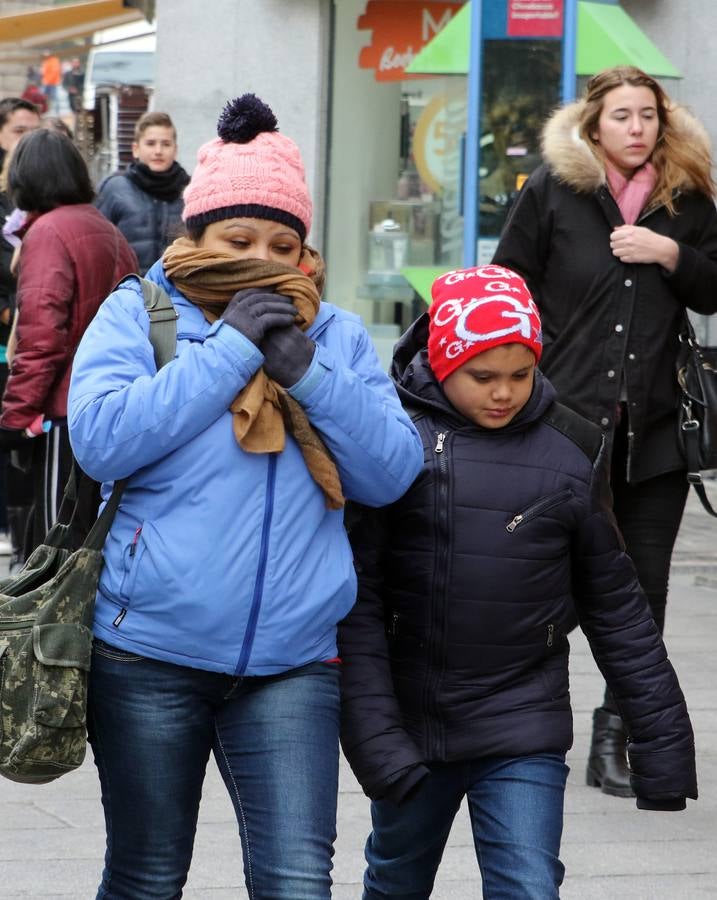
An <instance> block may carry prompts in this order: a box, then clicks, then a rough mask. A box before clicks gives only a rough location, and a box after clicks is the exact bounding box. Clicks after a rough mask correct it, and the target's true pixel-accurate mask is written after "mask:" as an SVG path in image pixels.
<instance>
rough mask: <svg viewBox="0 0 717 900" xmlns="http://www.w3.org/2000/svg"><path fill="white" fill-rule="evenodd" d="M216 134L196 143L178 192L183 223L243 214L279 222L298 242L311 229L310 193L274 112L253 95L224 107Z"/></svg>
mask: <svg viewBox="0 0 717 900" xmlns="http://www.w3.org/2000/svg"><path fill="white" fill-rule="evenodd" d="M217 134H218V135H219V137H217V138H214V140H212V141H209V142H208V143H206V144H204V145H203V146H202V147H200V148H199V153H198V154H197V167H196V168H195V170H194V172H193V173H192V178H191V181H190V182H189V184H188V185H187V187H186V188H185V191H184V212H183V213H182V218H183V219H184V222H185V224H186V225H187V227H188V228H201V227H204V226H205V225H209V224H210V223H211V222H219V221H221V220H222V219H233V218H235V217H236V218H238V217H248V218H254V219H270V220H271V221H273V222H281V223H282V224H284V225H288V226H289V227H290V228H293V229H294V230H295V231H296V232H298V234H299V237H300V238H301V241H302V242H303V241H304V240H305V239H306V235H307V234H308V232H309V231H310V230H311V197H310V196H309V190H308V188H307V186H306V179H305V176H304V165H303V163H302V161H301V154H300V153H299V148H298V147H297V146H296V144H295V143H294V142H293V141H292V140H291V139H290V138H288V137H285V136H284V135H282V134H279V133H278V131H277V122H276V117H275V116H274V113H273V112H272V111H271V110H270V109H269V107H268V106H266V104H264V103H262V101H261V100H259V98H258V97H256V96H255V95H254V94H244V95H243V96H242V97H238V98H237V99H236V100H232V101H230V102H229V103H227V105H226V106H225V107H224V110H223V111H222V114H221V116H220V117H219V121H218V123H217Z"/></svg>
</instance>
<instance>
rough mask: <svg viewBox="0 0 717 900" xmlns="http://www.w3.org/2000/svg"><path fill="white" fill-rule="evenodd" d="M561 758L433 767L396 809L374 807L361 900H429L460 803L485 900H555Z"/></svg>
mask: <svg viewBox="0 0 717 900" xmlns="http://www.w3.org/2000/svg"><path fill="white" fill-rule="evenodd" d="M567 775H568V767H567V766H566V765H565V756H564V754H557V753H556V754H552V753H545V754H538V755H536V756H526V757H518V758H505V757H491V758H485V759H480V760H477V761H474V762H460V763H441V764H437V765H434V764H431V775H430V776H428V777H427V778H426V779H424V781H423V782H421V784H420V785H419V786H418V788H417V789H416V791H415V792H414V793H413V794H412V795H411V796H410V797H409V798H408V800H406V801H405V802H404V803H402V804H401V805H400V806H397V805H396V804H395V803H392V802H391V801H388V800H382V801H378V802H374V803H372V805H371V816H372V820H373V832H372V833H371V835H370V836H369V838H368V841H367V842H366V861H367V863H368V868H367V869H366V873H365V875H364V888H365V890H364V894H363V896H364V900H379V898H385V897H393V898H400V900H426V898H428V897H430V894H431V890H432V888H433V882H434V880H435V877H436V871H437V869H438V865H439V863H440V861H441V856H442V855H443V850H444V847H445V845H446V841H447V839H448V834H449V832H450V830H451V825H452V824H453V820H454V818H455V815H456V813H457V812H458V809H459V807H460V804H461V801H462V799H463V797H464V796H465V797H466V798H467V800H468V809H469V813H470V819H471V825H472V828H473V840H474V842H475V848H476V856H477V858H478V865H479V866H480V871H481V878H482V881H483V897H484V898H485V900H552V898H556V897H558V892H559V887H560V884H561V883H562V880H563V875H564V872H565V869H564V867H563V865H562V863H561V862H560V860H559V858H558V855H559V852H560V837H561V834H562V829H563V798H564V795H565V782H566V779H567Z"/></svg>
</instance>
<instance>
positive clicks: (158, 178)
mask: <svg viewBox="0 0 717 900" xmlns="http://www.w3.org/2000/svg"><path fill="white" fill-rule="evenodd" d="M125 175H126V176H127V178H129V180H130V181H132V182H134V184H136V185H137V187H138V188H139V189H140V190H141V191H144V192H145V193H146V194H149V195H150V196H151V197H156V198H157V200H162V201H164V202H165V203H171V202H172V201H173V200H177V199H178V198H179V197H181V196H182V191H183V190H184V188H185V187H186V186H187V185H188V184H189V175H187V173H186V172H185V171H184V169H183V168H182V167H181V166H180V165H179V163H178V162H173V163H172V165H171V166H170V167H169V168H168V169H167V171H166V172H153V171H152V170H151V169H150V168H149V166H145V164H144V163H141V162H131V163H130V164H129V165H128V166H127V170H126V171H125Z"/></svg>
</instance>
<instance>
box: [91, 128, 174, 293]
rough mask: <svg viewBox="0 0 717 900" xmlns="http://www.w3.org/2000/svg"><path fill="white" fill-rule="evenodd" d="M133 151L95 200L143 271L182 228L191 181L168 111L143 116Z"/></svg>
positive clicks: (136, 132)
mask: <svg viewBox="0 0 717 900" xmlns="http://www.w3.org/2000/svg"><path fill="white" fill-rule="evenodd" d="M132 156H133V157H134V159H133V161H132V162H131V163H130V164H129V165H128V166H127V169H126V170H125V171H124V172H118V173H116V174H114V175H110V176H109V177H108V178H106V179H105V180H104V181H103V182H102V184H101V185H100V187H99V190H98V192H97V201H96V205H97V208H98V209H99V210H100V212H101V213H102V214H103V215H105V216H106V217H107V218H108V219H109V220H110V222H113V223H114V224H115V225H116V226H117V227H118V228H119V230H120V231H121V232H122V234H123V235H124V236H125V237H126V238H127V240H128V241H129V243H130V246H131V247H132V248H133V250H134V251H135V253H136V254H137V259H138V260H139V267H140V274H142V275H144V273H145V272H146V271H147V269H149V267H150V266H151V265H152V263H154V262H156V261H157V259H159V257H160V256H161V255H162V252H163V251H164V249H165V247H167V246H168V245H169V244H171V242H172V241H173V240H174V238H176V237H178V236H179V234H180V232H181V230H182V228H181V225H182V206H183V204H182V191H183V190H184V188H185V187H186V186H187V183H188V182H189V175H187V173H186V172H185V171H184V169H183V168H182V167H181V166H180V165H179V163H178V162H177V133H176V131H175V128H174V124H173V123H172V120H171V118H170V117H169V116H168V115H167V113H164V112H149V113H145V114H144V115H143V116H141V118H140V119H139V120H138V121H137V124H136V126H135V129H134V142H133V144H132Z"/></svg>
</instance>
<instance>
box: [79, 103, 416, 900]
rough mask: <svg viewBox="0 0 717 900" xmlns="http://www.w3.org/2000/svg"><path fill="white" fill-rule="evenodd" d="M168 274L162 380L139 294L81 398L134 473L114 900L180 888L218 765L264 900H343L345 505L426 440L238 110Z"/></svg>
mask: <svg viewBox="0 0 717 900" xmlns="http://www.w3.org/2000/svg"><path fill="white" fill-rule="evenodd" d="M184 218H185V222H186V226H187V232H188V237H187V238H181V239H179V240H177V241H175V242H174V244H173V245H172V246H171V247H169V248H168V249H167V251H166V252H165V253H164V256H163V259H162V260H161V261H160V262H158V263H157V264H156V265H155V266H153V267H152V268H151V270H150V271H149V273H148V278H149V279H150V280H152V281H154V282H156V283H157V284H159V285H160V286H161V287H162V288H163V289H164V290H165V291H166V292H167V293H168V294H169V296H170V298H171V300H172V302H173V304H174V306H175V308H176V311H177V313H178V322H177V332H178V333H177V352H176V358H175V359H174V360H172V361H171V362H169V363H168V364H167V365H165V366H164V367H163V368H161V369H160V370H159V371H157V370H156V366H155V363H154V357H153V350H152V346H151V344H150V341H149V339H148V331H149V323H148V317H147V313H146V311H145V309H144V306H143V302H142V297H141V293H140V290H139V287H138V286H137V284H136V282H130V281H128V282H126V283H125V284H124V285H122V286H120V288H119V289H118V290H116V291H115V292H114V293H113V294H112V295H110V297H109V298H108V299H107V300H106V301H105V303H104V305H103V306H102V308H101V310H100V312H99V314H98V315H97V317H96V319H95V320H94V322H93V323H92V325H91V326H90V328H89V329H88V331H87V334H86V335H85V338H84V340H83V341H82V344H81V346H80V348H79V350H78V353H77V357H76V360H75V365H74V370H73V378H72V385H71V390H70V412H69V421H70V433H71V439H72V444H73V448H74V451H75V454H76V456H77V458H78V460H79V462H80V464H81V466H82V467H83V469H85V470H86V471H87V472H88V473H89V474H90V475H92V476H93V477H94V478H96V479H99V480H102V481H103V482H105V485H104V488H103V494H104V496H107V493H108V490H109V488H110V487H111V483H112V482H113V481H115V480H116V479H121V478H128V479H129V481H128V484H127V487H126V489H125V492H124V494H123V497H122V502H121V505H120V508H119V511H118V513H117V515H116V518H115V521H114V523H113V526H112V529H111V532H110V534H109V537H108V539H107V543H106V545H105V549H104V556H105V561H106V564H105V569H104V572H103V574H102V577H101V580H100V584H99V591H98V594H97V603H96V614H95V625H94V630H95V638H96V640H95V648H94V654H93V661H92V678H91V688H90V704H89V731H90V741H91V743H92V747H93V751H94V755H95V760H96V763H97V766H98V770H99V774H100V780H101V784H102V797H103V804H104V808H105V816H106V820H107V832H108V849H107V855H106V860H105V872H104V875H103V879H102V885H101V887H100V890H99V893H98V896H99V897H119V896H121V897H123V898H146V897H148V896H166V897H174V896H179V895H180V894H181V889H182V885H183V884H184V882H185V880H186V877H187V872H188V869H189V865H190V861H191V855H192V845H193V839H194V832H195V827H196V821H197V812H198V806H199V798H200V794H201V788H202V781H203V778H204V771H205V766H206V763H207V759H208V757H209V754H210V753H213V754H214V756H215V758H216V760H217V763H218V765H219V768H220V770H221V772H222V774H223V776H224V779H225V782H226V785H227V788H228V790H229V793H230V795H231V797H232V801H233V803H234V806H235V809H236V814H237V821H238V823H239V828H240V833H241V838H242V847H243V852H244V864H245V865H244V868H245V877H246V881H247V886H248V890H249V893H250V894H251V895H252V896H254V897H267V896H272V897H286V898H292V900H298V898H310V900H319V898H328V897H329V896H330V885H331V878H330V874H329V873H330V869H331V856H332V844H333V840H334V837H335V819H336V793H337V777H338V723H339V688H338V677H339V675H338V669H339V663H338V660H337V648H336V624H337V622H338V621H339V620H340V619H341V618H342V617H343V616H345V615H346V613H347V612H348V610H349V609H350V607H351V606H352V604H353V602H354V599H355V593H356V582H355V575H354V570H353V564H352V555H351V549H350V546H349V543H348V540H347V537H346V533H345V529H344V524H343V509H342V507H343V504H344V501H345V500H357V501H360V502H361V503H364V504H368V505H370V506H378V505H381V504H385V503H389V502H392V501H393V500H395V499H397V498H398V497H399V496H400V495H401V494H402V493H403V492H404V491H405V490H406V489H407V487H408V486H409V485H410V483H411V482H412V481H413V479H414V478H415V476H416V475H417V473H418V471H419V470H420V467H421V457H422V453H421V447H420V440H419V438H418V435H417V433H416V431H415V429H414V427H413V425H412V423H411V422H410V419H409V418H408V417H407V415H406V414H405V413H404V412H403V410H402V409H401V405H400V403H399V401H398V398H397V395H396V393H395V391H394V388H393V386H392V385H391V382H390V380H389V379H388V377H387V376H386V375H385V374H384V373H383V372H382V370H381V368H380V366H379V363H378V360H377V357H376V354H375V351H374V350H373V347H372V345H371V342H370V339H369V337H368V335H367V333H366V331H365V329H364V328H363V326H362V325H361V323H360V321H359V320H358V319H357V318H356V317H355V316H353V315H350V314H348V313H346V312H343V311H341V310H340V309H338V308H337V307H335V306H332V305H331V304H328V303H323V302H320V300H319V296H320V292H321V286H322V282H323V274H322V273H323V263H322V261H321V258H320V257H319V255H318V254H317V253H316V252H315V251H312V250H310V248H308V247H307V245H306V244H305V238H306V234H307V232H308V231H309V229H310V226H311V200H310V198H309V194H308V190H307V187H306V183H305V179H304V170H303V164H302V162H301V157H300V155H299V151H298V148H297V147H296V145H295V144H294V143H293V142H292V141H291V140H290V139H289V138H287V137H284V136H283V135H280V134H278V133H277V132H276V120H275V119H274V117H273V114H272V113H271V110H269V109H268V107H266V106H264V104H262V103H261V101H259V100H257V98H255V97H253V95H245V96H244V97H243V98H240V99H239V100H237V101H234V102H233V103H232V104H229V105H228V106H227V107H226V109H225V111H224V113H223V114H222V117H221V118H220V122H219V137H218V138H216V139H215V140H213V141H210V142H209V143H208V144H205V145H204V147H202V148H201V149H200V151H199V162H198V165H197V168H196V169H195V171H194V174H193V176H192V181H191V183H190V185H189V186H188V188H187V190H186V193H185V208H184Z"/></svg>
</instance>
